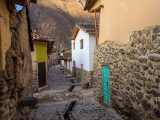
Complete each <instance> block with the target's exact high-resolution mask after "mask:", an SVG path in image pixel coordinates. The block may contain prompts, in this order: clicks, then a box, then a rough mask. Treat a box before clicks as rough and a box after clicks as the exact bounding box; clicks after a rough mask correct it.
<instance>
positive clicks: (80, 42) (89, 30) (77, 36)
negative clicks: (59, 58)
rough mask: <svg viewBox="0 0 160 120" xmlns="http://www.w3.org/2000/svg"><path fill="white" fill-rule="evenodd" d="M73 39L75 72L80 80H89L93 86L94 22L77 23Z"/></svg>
mask: <svg viewBox="0 0 160 120" xmlns="http://www.w3.org/2000/svg"><path fill="white" fill-rule="evenodd" d="M71 40H72V45H71V46H72V63H73V73H74V74H75V75H76V78H77V79H78V80H79V81H87V82H89V86H90V87H92V86H93V85H92V83H93V79H92V75H93V57H94V46H95V45H96V39H95V25H94V23H79V24H76V26H75V29H74V32H73V35H72V37H71Z"/></svg>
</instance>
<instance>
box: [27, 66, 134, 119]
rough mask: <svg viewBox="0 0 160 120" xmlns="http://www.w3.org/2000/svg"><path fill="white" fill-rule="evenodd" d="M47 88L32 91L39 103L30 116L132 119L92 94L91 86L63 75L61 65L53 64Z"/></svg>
mask: <svg viewBox="0 0 160 120" xmlns="http://www.w3.org/2000/svg"><path fill="white" fill-rule="evenodd" d="M48 82H49V90H46V91H41V92H37V93H34V97H36V98H37V99H38V104H37V105H36V106H35V107H34V108H33V109H32V110H31V113H30V115H29V120H131V118H129V116H126V115H123V114H122V113H121V111H118V112H117V111H116V110H114V109H112V108H109V107H107V106H104V105H101V104H100V103H98V102H97V101H96V100H95V99H94V97H93V89H81V86H75V87H71V86H70V85H71V84H73V83H74V84H78V82H77V81H76V79H74V80H73V78H72V80H71V79H70V78H66V76H65V74H64V73H63V72H62V71H61V70H60V66H59V65H57V66H52V67H50V69H49V75H48Z"/></svg>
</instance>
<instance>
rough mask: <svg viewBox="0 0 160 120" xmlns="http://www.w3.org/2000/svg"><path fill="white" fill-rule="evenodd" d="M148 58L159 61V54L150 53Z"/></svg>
mask: <svg viewBox="0 0 160 120" xmlns="http://www.w3.org/2000/svg"><path fill="white" fill-rule="evenodd" d="M148 58H149V59H150V60H152V61H154V62H160V56H157V55H150V56H149V57H148Z"/></svg>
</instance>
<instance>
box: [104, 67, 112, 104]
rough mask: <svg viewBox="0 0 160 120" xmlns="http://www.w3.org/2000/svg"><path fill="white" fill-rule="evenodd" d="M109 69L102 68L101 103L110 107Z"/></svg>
mask: <svg viewBox="0 0 160 120" xmlns="http://www.w3.org/2000/svg"><path fill="white" fill-rule="evenodd" d="M109 73H110V68H109V67H108V66H103V67H102V74H103V101H104V103H106V104H107V105H109V106H110V105H111V100H110V75H109Z"/></svg>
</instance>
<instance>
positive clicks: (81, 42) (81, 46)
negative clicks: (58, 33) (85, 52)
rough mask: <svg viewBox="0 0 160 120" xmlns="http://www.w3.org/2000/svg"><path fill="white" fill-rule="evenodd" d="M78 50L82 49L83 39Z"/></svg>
mask: <svg viewBox="0 0 160 120" xmlns="http://www.w3.org/2000/svg"><path fill="white" fill-rule="evenodd" d="M80 49H83V39H82V40H80Z"/></svg>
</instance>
